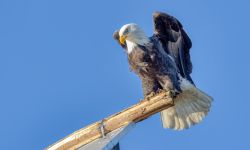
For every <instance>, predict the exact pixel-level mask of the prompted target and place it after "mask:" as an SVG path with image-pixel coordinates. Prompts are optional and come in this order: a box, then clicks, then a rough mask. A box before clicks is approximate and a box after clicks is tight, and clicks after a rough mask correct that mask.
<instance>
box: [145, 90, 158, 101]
mask: <svg viewBox="0 0 250 150" xmlns="http://www.w3.org/2000/svg"><path fill="white" fill-rule="evenodd" d="M155 94H156V93H155V92H151V93H150V94H148V95H147V96H145V98H144V99H146V100H149V99H150V98H152V97H153V96H155Z"/></svg>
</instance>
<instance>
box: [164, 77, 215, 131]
mask: <svg viewBox="0 0 250 150" xmlns="http://www.w3.org/2000/svg"><path fill="white" fill-rule="evenodd" d="M180 83H181V90H182V92H181V93H180V94H178V95H177V97H176V98H175V99H174V104H175V105H174V106H173V107H171V108H168V109H166V110H163V111H162V112H161V120H162V124H163V127H164V128H171V129H174V130H182V129H187V128H189V127H191V126H192V125H195V124H197V123H199V122H201V121H202V119H203V118H204V117H205V116H206V115H207V113H208V112H209V109H210V107H211V102H212V98H211V97H210V96H208V95H207V94H205V93H204V92H202V91H201V90H199V89H198V88H196V87H195V86H194V85H192V84H191V83H190V82H189V81H187V80H186V79H183V78H182V79H181V81H180Z"/></svg>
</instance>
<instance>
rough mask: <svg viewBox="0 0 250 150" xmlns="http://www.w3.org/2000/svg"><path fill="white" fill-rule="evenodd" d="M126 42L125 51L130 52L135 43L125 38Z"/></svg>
mask: <svg viewBox="0 0 250 150" xmlns="http://www.w3.org/2000/svg"><path fill="white" fill-rule="evenodd" d="M126 44H127V53H128V54H130V53H131V52H132V51H133V50H134V49H135V47H136V44H135V43H134V42H131V41H129V40H126Z"/></svg>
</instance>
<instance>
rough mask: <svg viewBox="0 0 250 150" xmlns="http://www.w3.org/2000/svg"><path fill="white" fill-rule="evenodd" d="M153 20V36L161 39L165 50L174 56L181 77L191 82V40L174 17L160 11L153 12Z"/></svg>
mask: <svg viewBox="0 0 250 150" xmlns="http://www.w3.org/2000/svg"><path fill="white" fill-rule="evenodd" d="M153 21H154V35H153V36H154V37H155V38H158V39H159V40H160V41H161V43H162V46H163V48H164V50H165V52H166V53H168V54H170V55H171V56H172V57H173V58H174V60H175V62H176V64H177V66H178V69H179V72H180V74H181V75H182V77H184V78H186V79H188V80H189V81H191V83H193V81H192V79H191V77H190V74H191V73H192V63H191V60H190V54H189V49H190V48H191V47H192V42H191V40H190V38H189V37H188V35H187V33H186V32H185V31H184V29H183V27H182V24H181V23H180V22H179V21H178V20H177V19H176V18H174V17H172V16H170V15H168V14H165V13H161V12H155V13H154V14H153Z"/></svg>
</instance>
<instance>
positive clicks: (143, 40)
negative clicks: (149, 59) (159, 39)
mask: <svg viewBox="0 0 250 150" xmlns="http://www.w3.org/2000/svg"><path fill="white" fill-rule="evenodd" d="M148 43H150V40H149V38H148V37H146V36H141V37H139V38H130V39H128V40H126V44H127V52H128V54H130V53H131V52H132V51H133V50H134V49H135V47H136V46H138V45H141V46H146V45H147V44H148Z"/></svg>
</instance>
